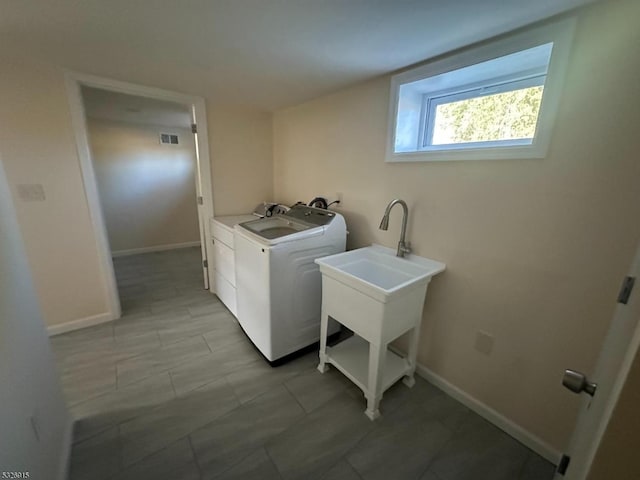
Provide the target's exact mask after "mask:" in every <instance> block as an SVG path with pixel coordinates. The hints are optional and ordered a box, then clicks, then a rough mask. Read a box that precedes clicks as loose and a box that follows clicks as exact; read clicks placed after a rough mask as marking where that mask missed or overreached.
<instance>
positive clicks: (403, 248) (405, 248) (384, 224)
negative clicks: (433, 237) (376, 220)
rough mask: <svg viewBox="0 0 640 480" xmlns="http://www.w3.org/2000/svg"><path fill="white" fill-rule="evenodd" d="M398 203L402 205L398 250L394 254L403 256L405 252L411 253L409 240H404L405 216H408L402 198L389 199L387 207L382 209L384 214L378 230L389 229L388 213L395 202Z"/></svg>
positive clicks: (405, 229) (407, 209)
mask: <svg viewBox="0 0 640 480" xmlns="http://www.w3.org/2000/svg"><path fill="white" fill-rule="evenodd" d="M397 203H399V204H400V205H402V211H403V214H402V231H401V232H400V241H399V242H398V251H397V252H396V256H398V257H404V254H405V253H411V244H410V243H409V242H406V243H405V241H404V237H405V235H406V233H407V218H408V217H409V207H407V203H406V202H405V201H404V200H400V199H399V198H396V199H395V200H391V201H390V202H389V205H387V209H386V210H385V211H384V216H383V217H382V221H381V222H380V230H388V229H389V213H390V212H391V209H392V208H393V206H394V205H395V204H397Z"/></svg>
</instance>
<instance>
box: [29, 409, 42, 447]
mask: <svg viewBox="0 0 640 480" xmlns="http://www.w3.org/2000/svg"><path fill="white" fill-rule="evenodd" d="M29 423H31V429H32V430H33V434H34V436H35V437H36V440H37V441H38V442H39V441H40V432H41V428H40V417H39V416H38V412H33V415H31V416H30V417H29Z"/></svg>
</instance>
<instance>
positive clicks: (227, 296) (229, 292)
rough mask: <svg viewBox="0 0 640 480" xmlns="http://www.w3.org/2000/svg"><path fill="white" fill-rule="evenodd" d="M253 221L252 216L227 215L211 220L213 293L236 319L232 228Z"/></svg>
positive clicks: (253, 217)
mask: <svg viewBox="0 0 640 480" xmlns="http://www.w3.org/2000/svg"><path fill="white" fill-rule="evenodd" d="M255 219H256V217H255V216H253V215H229V216H222V217H215V218H212V219H211V235H212V241H213V247H214V248H213V268H214V279H215V293H216V295H218V298H219V299H220V301H222V303H224V304H225V305H226V306H227V308H228V309H229V310H230V311H231V313H233V315H234V316H236V317H237V316H238V310H237V301H236V266H235V263H236V262H235V244H234V241H233V227H234V226H235V225H237V224H238V223H243V222H248V221H250V220H255Z"/></svg>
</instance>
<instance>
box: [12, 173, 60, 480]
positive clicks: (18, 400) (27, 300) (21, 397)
mask: <svg viewBox="0 0 640 480" xmlns="http://www.w3.org/2000/svg"><path fill="white" fill-rule="evenodd" d="M35 296H36V293H35V291H34V288H33V284H32V282H31V276H30V275H29V267H28V265H27V258H26V256H25V251H24V245H23V243H22V239H21V238H20V233H19V232H18V224H17V220H16V215H15V210H14V208H13V203H12V200H11V194H10V192H9V186H8V184H7V181H6V178H5V174H4V169H3V166H2V162H1V161H0V385H1V388H2V393H1V394H0V397H1V398H2V401H0V432H2V447H0V470H1V471H3V472H29V473H30V474H31V478H48V479H58V478H59V479H62V478H63V477H62V473H63V471H64V468H65V465H66V463H65V461H66V458H65V453H68V450H67V447H70V445H69V444H70V442H71V417H70V416H69V413H68V411H67V408H66V406H65V404H64V399H63V396H62V390H61V388H60V385H59V382H58V375H57V373H56V370H55V362H54V358H53V354H52V352H51V347H50V346H49V340H48V338H47V333H46V331H45V328H44V323H43V321H42V314H41V312H40V308H39V305H38V300H37V298H35ZM32 416H33V417H35V423H36V425H38V428H39V438H38V436H36V434H35V432H34V431H33V429H32V427H31V422H30V417H32Z"/></svg>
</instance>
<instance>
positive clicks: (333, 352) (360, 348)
mask: <svg viewBox="0 0 640 480" xmlns="http://www.w3.org/2000/svg"><path fill="white" fill-rule="evenodd" d="M327 363H330V364H332V365H333V366H335V367H336V368H337V369H338V370H340V372H342V373H343V374H344V375H345V376H346V377H347V378H348V379H349V380H351V381H352V382H353V383H355V384H356V385H357V386H358V387H359V388H360V389H361V390H362V391H363V392H364V393H365V395H368V394H369V393H370V392H369V389H368V385H369V343H368V342H367V341H366V340H364V339H363V338H361V337H359V336H358V335H353V336H352V337H350V338H348V339H347V340H344V341H343V342H340V343H339V344H338V345H336V346H334V347H331V348H327ZM410 370H411V369H410V366H409V362H407V360H406V359H404V358H403V357H401V356H400V355H398V354H396V353H394V352H392V351H390V350H389V349H387V353H386V355H385V362H384V366H383V367H382V372H381V376H382V389H381V391H382V392H384V391H385V390H387V389H388V388H389V387H390V386H391V385H393V384H394V383H396V382H397V381H398V380H400V379H401V378H402V377H403V376H405V375H406V374H408V373H409V372H410ZM371 393H373V392H371Z"/></svg>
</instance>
